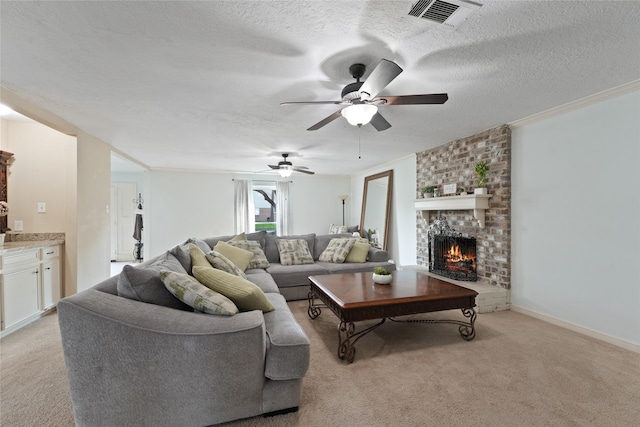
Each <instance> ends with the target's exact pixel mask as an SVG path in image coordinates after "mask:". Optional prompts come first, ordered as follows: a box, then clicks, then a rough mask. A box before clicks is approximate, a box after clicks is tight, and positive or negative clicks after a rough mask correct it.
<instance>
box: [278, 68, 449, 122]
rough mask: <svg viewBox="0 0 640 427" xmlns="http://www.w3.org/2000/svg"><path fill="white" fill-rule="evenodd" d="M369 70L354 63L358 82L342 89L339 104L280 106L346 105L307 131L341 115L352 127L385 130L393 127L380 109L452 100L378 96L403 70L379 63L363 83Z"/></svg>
mask: <svg viewBox="0 0 640 427" xmlns="http://www.w3.org/2000/svg"><path fill="white" fill-rule="evenodd" d="M365 70H366V67H365V65H364V64H353V65H352V66H351V67H349V73H350V74H351V75H352V76H353V78H354V79H356V82H355V83H350V84H348V85H347V86H345V88H344V89H343V90H342V100H340V101H299V102H283V103H281V104H280V105H296V104H336V105H346V107H343V108H341V109H340V110H338V111H336V112H335V113H333V114H331V115H330V116H329V117H326V118H325V119H323V120H320V121H319V122H318V123H316V124H315V125H313V126H311V127H310V128H308V129H307V130H318V129H320V128H321V127H323V126H325V125H327V124H329V123H331V122H332V121H334V120H335V119H337V118H338V117H340V116H343V117H344V118H345V119H347V121H348V122H349V124H351V125H353V126H358V127H360V126H362V125H365V124H367V123H371V125H372V126H373V127H374V128H376V130H378V131H382V130H386V129H389V128H390V127H391V124H390V123H389V122H388V121H387V120H386V119H385V118H384V117H382V115H381V114H380V113H379V112H378V107H381V106H390V105H417V104H444V103H445V102H447V99H449V96H448V95H447V94H446V93H433V94H425V95H400V96H378V94H379V93H380V92H381V91H382V90H383V89H384V88H385V87H386V86H387V85H388V84H389V83H391V81H393V79H395V78H396V77H398V75H399V74H400V73H401V72H402V68H400V66H398V64H396V63H395V62H392V61H389V60H387V59H382V60H380V63H379V64H378V65H377V66H376V68H374V69H373V71H372V72H371V74H370V75H369V77H367V79H366V80H365V81H364V82H361V81H360V79H361V78H362V76H364V73H365Z"/></svg>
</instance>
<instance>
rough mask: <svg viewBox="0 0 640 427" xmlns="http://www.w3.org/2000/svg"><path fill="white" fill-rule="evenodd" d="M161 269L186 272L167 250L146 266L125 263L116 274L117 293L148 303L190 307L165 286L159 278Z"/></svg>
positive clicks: (179, 307)
mask: <svg viewBox="0 0 640 427" xmlns="http://www.w3.org/2000/svg"><path fill="white" fill-rule="evenodd" d="M161 270H170V271H175V272H177V273H186V271H185V269H184V268H183V267H182V264H181V263H180V262H179V261H178V260H177V259H176V258H175V257H174V256H173V255H171V254H170V253H169V252H165V253H164V254H163V255H160V256H159V257H158V259H157V260H155V261H154V262H153V263H151V264H149V265H147V266H139V267H133V266H130V265H125V266H124V268H123V269H122V272H121V273H120V274H119V275H118V282H117V285H116V287H117V290H118V295H119V296H121V297H124V298H128V299H132V300H136V301H142V302H146V303H149V304H155V305H162V306H165V307H171V308H177V309H179V310H189V311H191V310H192V309H191V307H189V306H188V305H187V304H184V303H183V302H181V301H180V300H179V299H176V298H175V297H174V296H173V295H172V294H171V292H169V291H168V290H167V288H165V286H164V283H163V282H162V280H161V279H160V271H161Z"/></svg>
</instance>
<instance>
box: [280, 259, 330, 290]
mask: <svg viewBox="0 0 640 427" xmlns="http://www.w3.org/2000/svg"><path fill="white" fill-rule="evenodd" d="M267 273H269V274H271V276H272V277H273V280H275V281H276V283H277V284H278V287H279V288H286V287H289V286H300V285H308V284H309V276H317V275H320V274H327V273H328V271H327V269H326V268H324V267H322V266H321V265H318V263H313V264H302V265H296V266H295V267H293V266H290V265H282V264H280V263H276V262H272V263H271V266H270V267H269V268H267Z"/></svg>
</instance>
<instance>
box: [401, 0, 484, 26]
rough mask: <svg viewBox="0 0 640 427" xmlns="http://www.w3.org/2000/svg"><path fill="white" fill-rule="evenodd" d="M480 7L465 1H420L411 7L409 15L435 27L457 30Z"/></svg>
mask: <svg viewBox="0 0 640 427" xmlns="http://www.w3.org/2000/svg"><path fill="white" fill-rule="evenodd" d="M481 6H482V5H481V4H480V3H474V2H472V1H466V0H447V1H444V0H420V1H418V2H417V3H416V4H414V5H413V7H412V8H411V10H410V11H409V15H411V16H415V17H418V18H424V19H426V20H427V21H429V22H432V23H434V24H437V25H445V26H447V27H451V28H458V27H459V26H460V24H462V23H463V22H464V21H465V20H466V19H467V18H468V17H469V15H471V14H472V13H473V12H474V11H476V10H478V9H479V8H480V7H481Z"/></svg>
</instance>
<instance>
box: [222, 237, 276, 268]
mask: <svg viewBox="0 0 640 427" xmlns="http://www.w3.org/2000/svg"><path fill="white" fill-rule="evenodd" d="M227 243H228V244H229V245H231V246H233V247H236V248H240V249H244V250H246V251H250V252H251V253H253V257H252V258H251V262H249V268H269V265H270V264H269V261H267V257H266V256H265V254H264V252H263V251H262V248H261V247H260V243H258V242H256V241H255V240H233V239H232V240H229V241H228V242H227Z"/></svg>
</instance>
